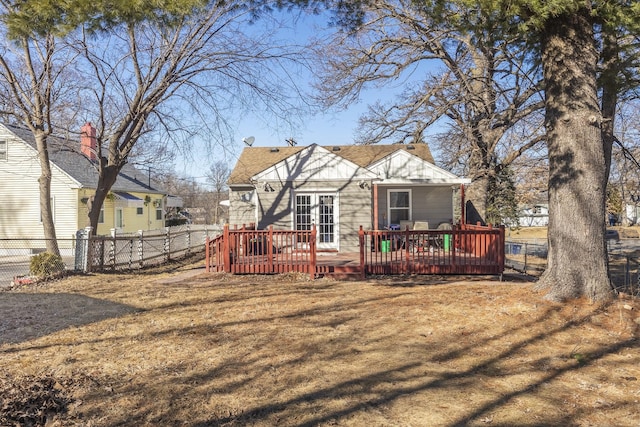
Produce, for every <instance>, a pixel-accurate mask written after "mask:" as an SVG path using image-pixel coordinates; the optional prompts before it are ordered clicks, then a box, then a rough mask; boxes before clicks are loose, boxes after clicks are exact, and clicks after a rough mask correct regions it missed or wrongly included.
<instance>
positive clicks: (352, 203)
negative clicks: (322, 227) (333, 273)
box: [229, 181, 371, 252]
mask: <svg viewBox="0 0 640 427" xmlns="http://www.w3.org/2000/svg"><path fill="white" fill-rule="evenodd" d="M252 190H253V188H252V187H247V188H234V189H232V190H230V191H229V200H230V204H231V209H230V210H229V212H230V217H229V223H230V225H231V227H233V226H235V225H237V226H238V227H240V226H242V224H250V223H253V222H255V221H256V220H255V217H256V206H257V211H258V223H257V227H258V228H259V229H266V228H267V227H269V226H273V228H274V229H278V230H291V229H293V228H294V227H295V218H294V214H293V212H294V209H295V195H296V194H299V193H328V194H332V195H335V196H336V199H335V206H334V224H335V227H336V232H337V234H336V235H337V238H338V241H337V243H338V247H339V250H340V251H347V252H350V251H357V250H358V230H359V229H360V226H361V225H362V226H363V227H364V228H365V229H370V228H371V190H370V189H368V188H366V187H365V188H361V187H360V186H359V185H358V184H357V183H355V182H350V181H344V182H335V181H333V182H331V181H311V182H303V183H295V182H293V183H292V182H285V183H284V185H282V184H281V183H277V182H269V187H268V188H265V186H264V185H263V186H260V185H258V186H257V188H256V192H257V197H255V196H254V197H253V198H251V200H250V201H248V199H249V197H248V196H247V194H249V193H250V192H251V191H252Z"/></svg>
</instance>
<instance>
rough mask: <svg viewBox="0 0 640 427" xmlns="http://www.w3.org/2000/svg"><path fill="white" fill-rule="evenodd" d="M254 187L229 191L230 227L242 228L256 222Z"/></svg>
mask: <svg viewBox="0 0 640 427" xmlns="http://www.w3.org/2000/svg"><path fill="white" fill-rule="evenodd" d="M252 195H253V187H239V188H230V189H229V225H230V226H231V227H232V228H233V227H234V226H238V227H242V225H243V224H245V225H249V224H252V223H255V222H256V208H255V205H254V201H255V196H253V197H252Z"/></svg>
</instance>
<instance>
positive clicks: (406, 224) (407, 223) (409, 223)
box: [400, 220, 413, 231]
mask: <svg viewBox="0 0 640 427" xmlns="http://www.w3.org/2000/svg"><path fill="white" fill-rule="evenodd" d="M407 228H409V230H413V221H406V220H401V221H400V231H405V230H406V229H407Z"/></svg>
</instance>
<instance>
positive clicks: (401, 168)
mask: <svg viewBox="0 0 640 427" xmlns="http://www.w3.org/2000/svg"><path fill="white" fill-rule="evenodd" d="M367 169H369V170H370V171H371V172H373V173H374V174H375V175H376V176H377V177H378V178H380V179H381V182H383V183H385V184H389V183H420V184H424V183H429V184H456V183H462V182H467V183H468V181H469V180H466V179H461V178H459V177H458V176H456V175H454V174H452V173H451V172H449V171H446V170H444V169H442V168H439V167H438V166H436V165H434V164H433V163H429V162H427V161H425V160H423V159H420V158H419V157H416V156H414V155H413V154H409V153H408V152H407V151H404V150H398V151H396V152H394V153H393V154H390V155H389V156H387V157H385V158H383V159H381V160H379V161H378V162H376V163H373V164H371V165H370V166H369V167H368V168H367Z"/></svg>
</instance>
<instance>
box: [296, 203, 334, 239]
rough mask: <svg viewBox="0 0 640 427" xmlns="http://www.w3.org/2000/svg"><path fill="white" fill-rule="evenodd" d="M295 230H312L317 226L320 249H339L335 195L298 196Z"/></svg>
mask: <svg viewBox="0 0 640 427" xmlns="http://www.w3.org/2000/svg"><path fill="white" fill-rule="evenodd" d="M295 201H296V206H295V229H296V230H311V226H312V224H316V231H317V239H316V243H317V247H318V249H337V247H338V239H337V233H336V231H337V230H336V224H335V202H336V196H335V194H325V193H306V194H296V199H295Z"/></svg>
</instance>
